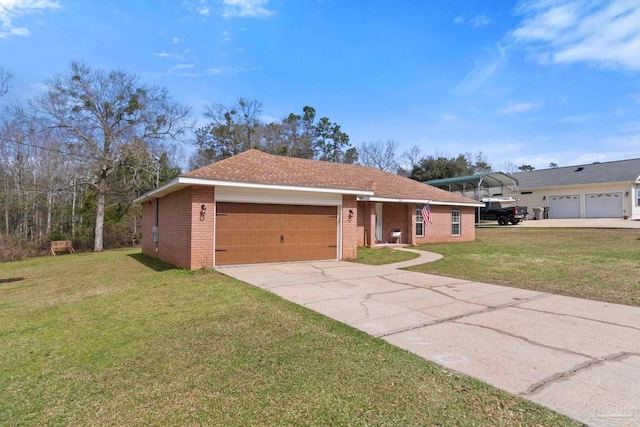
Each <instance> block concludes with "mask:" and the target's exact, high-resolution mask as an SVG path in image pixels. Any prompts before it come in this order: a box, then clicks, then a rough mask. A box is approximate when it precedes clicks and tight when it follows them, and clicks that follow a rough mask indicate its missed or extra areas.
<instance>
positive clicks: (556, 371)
mask: <svg viewBox="0 0 640 427" xmlns="http://www.w3.org/2000/svg"><path fill="white" fill-rule="evenodd" d="M424 257H425V258H430V255H428V254H424ZM422 260H423V259H420V260H419V262H423V261H422ZM412 261H413V262H418V260H412ZM399 265H403V266H405V265H406V263H398V264H396V265H395V266H396V267H398V266H399ZM219 271H220V272H222V273H224V274H227V275H229V276H232V277H235V278H237V279H239V280H242V281H244V282H248V283H250V284H253V285H255V286H258V287H261V288H263V289H267V290H269V291H271V292H273V293H275V294H277V295H279V296H281V297H283V298H285V299H288V300H290V301H292V302H294V303H297V304H300V305H302V306H305V307H308V308H310V309H311V310H314V311H317V312H319V313H322V314H324V315H326V316H329V317H331V318H333V319H336V320H338V321H341V322H344V323H346V324H348V325H351V326H353V327H355V328H358V329H360V330H362V331H365V332H367V333H369V334H371V335H373V336H376V337H380V338H382V339H384V340H386V341H388V342H390V343H392V344H394V345H396V346H398V347H401V348H404V349H406V350H408V351H411V352H413V353H415V354H417V355H419V356H421V357H424V358H425V359H428V360H432V361H434V362H436V363H438V364H440V365H443V366H445V367H447V368H449V369H452V370H456V371H458V372H461V373H464V374H467V375H470V376H473V377H476V378H478V379H480V380H482V381H485V382H487V383H489V384H492V385H494V386H496V387H499V388H501V389H504V390H507V391H509V392H511V393H513V394H516V395H519V396H522V397H524V398H526V399H529V400H532V401H534V402H538V403H540V404H542V405H545V406H547V407H549V408H551V409H553V410H555V411H558V412H560V413H563V414H565V415H568V416H569V417H572V418H574V419H576V420H579V421H581V422H584V423H587V424H589V425H594V426H609V425H616V426H620V425H640V387H639V386H638V380H640V308H636V307H629V306H623V305H616V304H609V303H602V302H595V301H588V300H582V299H578V298H569V297H563V296H557V295H551V294H546V293H541V292H534V291H528V290H522V289H514V288H508V287H504V286H497V285H492V284H486V283H479V282H471V281H467V280H460V279H455V278H450V277H442V276H435V275H430V274H422V273H415V272H409V271H403V270H397V269H396V268H393V266H389V265H388V266H376V267H374V266H367V265H362V264H357V263H351V262H344V261H319V262H305V263H287V264H270V265H250V266H237V267H220V268H219Z"/></svg>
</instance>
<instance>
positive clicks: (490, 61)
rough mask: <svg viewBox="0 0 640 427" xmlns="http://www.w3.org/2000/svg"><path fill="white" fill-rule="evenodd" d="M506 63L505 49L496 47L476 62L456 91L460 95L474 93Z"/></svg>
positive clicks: (499, 46)
mask: <svg viewBox="0 0 640 427" xmlns="http://www.w3.org/2000/svg"><path fill="white" fill-rule="evenodd" d="M506 61H507V53H506V49H505V48H504V47H502V46H501V45H500V44H498V45H496V50H495V51H492V52H490V53H489V54H488V55H486V57H485V58H482V59H481V60H477V61H476V64H475V66H474V68H473V70H471V72H469V74H467V75H466V77H465V78H464V79H463V80H462V82H461V83H460V84H459V85H458V87H457V91H459V92H462V93H471V92H475V91H476V90H477V89H479V88H480V86H482V84H483V83H484V82H485V81H486V80H487V79H489V78H490V77H491V76H492V75H493V74H494V73H495V72H496V71H498V70H499V69H500V67H501V66H502V65H503V64H504V63H505V62H506Z"/></svg>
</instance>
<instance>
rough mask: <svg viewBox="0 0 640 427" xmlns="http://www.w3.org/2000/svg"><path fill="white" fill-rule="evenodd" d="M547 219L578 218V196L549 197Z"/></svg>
mask: <svg viewBox="0 0 640 427" xmlns="http://www.w3.org/2000/svg"><path fill="white" fill-rule="evenodd" d="M549 218H555V219H557V218H580V196H579V195H568V196H550V197H549Z"/></svg>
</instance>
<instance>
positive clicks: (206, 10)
mask: <svg viewBox="0 0 640 427" xmlns="http://www.w3.org/2000/svg"><path fill="white" fill-rule="evenodd" d="M198 13H199V14H200V15H204V16H209V14H210V13H211V9H209V8H208V7H206V6H203V7H201V8H199V9H198Z"/></svg>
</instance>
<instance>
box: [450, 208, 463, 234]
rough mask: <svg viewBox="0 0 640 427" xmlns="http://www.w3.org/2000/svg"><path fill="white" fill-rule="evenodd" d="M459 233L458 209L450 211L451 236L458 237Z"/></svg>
mask: <svg viewBox="0 0 640 427" xmlns="http://www.w3.org/2000/svg"><path fill="white" fill-rule="evenodd" d="M460 232H461V221H460V209H458V208H455V209H451V235H452V236H459V235H460Z"/></svg>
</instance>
